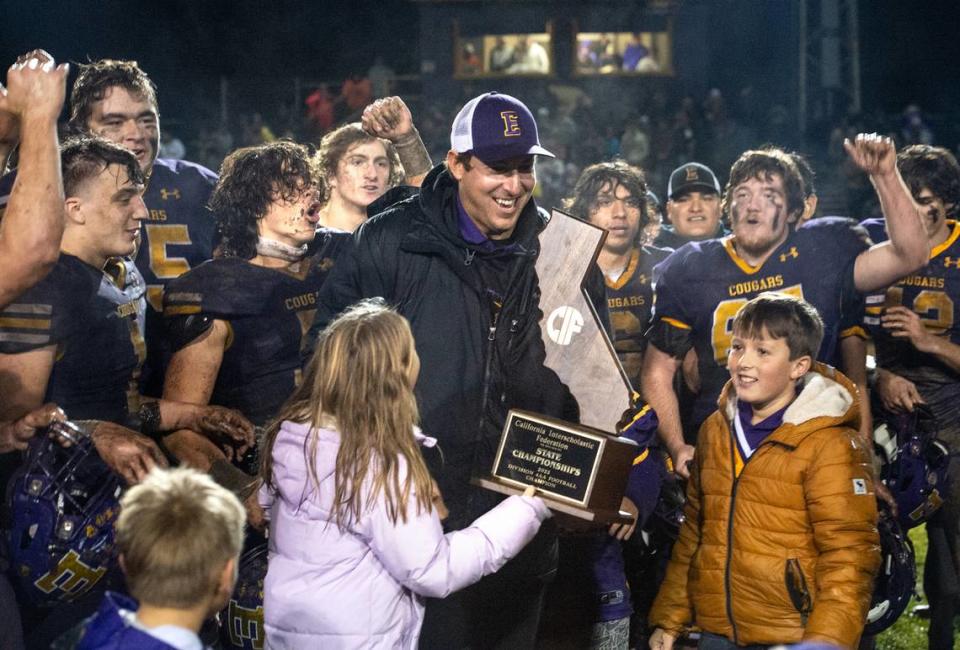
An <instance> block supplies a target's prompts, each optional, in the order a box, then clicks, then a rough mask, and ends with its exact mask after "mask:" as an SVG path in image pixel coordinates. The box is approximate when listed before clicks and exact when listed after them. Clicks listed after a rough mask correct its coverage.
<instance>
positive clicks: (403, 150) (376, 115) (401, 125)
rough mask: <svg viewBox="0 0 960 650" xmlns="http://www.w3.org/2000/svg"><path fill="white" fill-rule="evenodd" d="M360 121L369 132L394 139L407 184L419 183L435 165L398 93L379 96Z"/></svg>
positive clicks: (416, 184)
mask: <svg viewBox="0 0 960 650" xmlns="http://www.w3.org/2000/svg"><path fill="white" fill-rule="evenodd" d="M361 123H362V124H363V130H364V131H366V132H367V133H369V134H370V135H375V136H377V137H378V138H384V139H386V140H389V141H390V142H392V143H393V146H394V148H396V150H397V154H398V155H399V156H400V162H401V163H402V164H403V170H404V180H405V181H406V183H407V185H413V186H414V187H420V183H422V182H423V179H424V178H425V177H426V175H427V172H429V171H430V168H431V167H432V166H433V165H432V164H431V162H430V154H429V153H427V148H426V147H425V146H424V144H423V140H422V139H420V132H419V131H417V127H415V126H414V125H413V116H412V115H411V114H410V109H409V108H407V105H406V104H405V103H404V101H403V100H402V99H400V98H399V97H384V98H383V99H378V100H377V101H375V102H373V103H372V104H370V105H369V106H367V107H366V108H365V109H364V110H363V118H362V119H361Z"/></svg>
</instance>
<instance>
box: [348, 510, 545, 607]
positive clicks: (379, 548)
mask: <svg viewBox="0 0 960 650" xmlns="http://www.w3.org/2000/svg"><path fill="white" fill-rule="evenodd" d="M410 501H411V505H410V507H409V508H408V512H407V521H406V522H403V521H402V520H398V521H397V522H396V523H393V522H391V521H390V518H389V517H388V516H387V511H386V507H385V505H384V504H383V503H382V502H378V504H377V506H376V508H375V509H374V511H373V512H371V513H370V517H369V518H368V519H366V521H365V522H363V524H362V525H361V530H360V531H358V532H360V534H363V535H366V536H368V540H367V542H368V544H369V545H370V548H371V549H372V550H373V552H374V553H375V554H376V556H377V558H378V559H379V560H380V562H381V563H382V564H383V566H384V567H385V568H386V569H387V571H388V572H389V573H390V575H391V576H393V577H394V579H396V580H397V582H399V583H401V584H402V585H403V586H405V587H407V588H408V589H410V590H411V591H413V592H414V593H417V594H420V595H421V596H429V597H432V598H443V597H445V596H447V595H449V594H451V593H453V592H454V591H457V590H459V589H462V588H464V587H466V586H468V585H471V584H473V583H474V582H477V581H478V580H479V579H480V578H482V577H483V576H485V575H488V574H490V573H494V572H495V571H497V570H498V569H500V567H502V566H503V565H504V564H506V562H507V560H509V559H510V558H512V557H514V556H515V555H516V554H517V553H519V552H520V550H521V549H522V548H523V547H524V546H526V544H527V543H528V542H529V541H530V540H531V539H533V537H534V535H536V534H537V531H538V530H539V529H540V524H541V522H542V521H543V520H544V519H546V518H547V517H548V516H549V510H548V509H547V507H546V505H544V503H543V501H542V500H541V499H539V498H537V497H520V496H513V497H510V498H508V499H506V500H505V501H503V502H501V503H500V504H499V505H498V506H497V507H495V508H494V509H492V510H491V511H490V512H488V513H486V514H484V515H482V516H481V517H479V518H478V519H477V520H476V521H474V522H473V524H471V525H470V526H469V527H468V528H465V529H463V530H457V531H453V532H451V533H448V534H446V535H444V534H443V528H442V527H441V525H440V518H439V517H438V516H437V513H436V510H434V511H432V512H430V513H423V512H419V513H418V512H417V511H416V505H415V502H414V499H413V495H412V494H411V499H410Z"/></svg>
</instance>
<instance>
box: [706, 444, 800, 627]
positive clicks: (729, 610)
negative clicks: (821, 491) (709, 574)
mask: <svg viewBox="0 0 960 650" xmlns="http://www.w3.org/2000/svg"><path fill="white" fill-rule="evenodd" d="M727 431H728V433H730V467H731V468H732V469H733V471H734V473H736V468H737V458H736V449H735V447H736V444H737V441H736V440H735V439H734V434H733V431H732V430H730V428H729V426H728V428H727ZM764 445H782V446H785V447H788V448H789V445H783V444H782V443H779V442H777V441H775V440H764V441H763V442H761V443H760V444H759V445H757V448H756V449H754V450H753V453H752V454H750V457H749V458H747V459H746V460H744V461H743V467H741V468H740V474H739V475H735V476H734V477H733V488H732V489H731V490H730V516H729V518H728V521H727V564H726V567H725V568H724V571H723V573H724V585H723V587H724V595H725V596H726V601H727V618H728V619H729V620H730V627H732V628H733V642H734V643H736V644H739V643H740V640H739V636H738V635H737V623H736V621H734V620H733V594H732V593H731V589H730V562H731V560H732V558H733V514H734V511H735V509H736V504H737V487H739V485H740V477H741V476H743V473H744V472H745V471H747V463H749V462H750V460H751V459H752V458H753V457H754V456H756V455H757V453H758V452H759V451H760V449H761V447H763V446H764ZM702 502H703V501H702V499H701V503H702Z"/></svg>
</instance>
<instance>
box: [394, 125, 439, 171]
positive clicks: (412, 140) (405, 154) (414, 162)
mask: <svg viewBox="0 0 960 650" xmlns="http://www.w3.org/2000/svg"><path fill="white" fill-rule="evenodd" d="M393 147H394V148H395V149H396V150H397V155H398V156H399V157H400V164H401V165H403V171H404V172H405V173H406V175H407V177H408V178H409V177H411V176H421V175H423V174H426V173H427V172H428V171H430V168H431V167H433V163H432V162H431V161H430V154H429V153H427V148H426V146H424V144H423V140H422V139H421V138H420V132H419V131H417V127H413V130H412V131H411V132H410V133H409V134H408V135H407V136H406V137H404V138H403V139H402V140H398V141H396V142H394V143H393Z"/></svg>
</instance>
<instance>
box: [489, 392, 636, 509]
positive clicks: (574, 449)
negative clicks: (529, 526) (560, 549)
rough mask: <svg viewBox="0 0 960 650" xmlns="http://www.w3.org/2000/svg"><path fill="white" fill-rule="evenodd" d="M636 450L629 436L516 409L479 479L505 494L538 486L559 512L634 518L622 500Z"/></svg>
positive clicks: (510, 416) (552, 506) (512, 412)
mask: <svg viewBox="0 0 960 650" xmlns="http://www.w3.org/2000/svg"><path fill="white" fill-rule="evenodd" d="M637 451H638V450H637V444H636V443H635V442H633V441H632V440H628V439H626V438H618V437H616V436H612V435H610V434H607V433H604V432H603V431H599V430H596V429H592V428H590V427H586V426H581V425H575V424H570V423H568V422H563V421H561V420H555V419H553V418H548V417H544V416H542V415H538V414H536V413H529V412H527V411H520V410H511V411H510V413H509V414H508V415H507V422H506V424H505V425H504V427H503V435H502V436H501V438H500V447H499V449H498V450H497V457H496V460H495V461H494V464H493V471H492V472H491V474H490V476H488V477H486V478H480V479H476V483H477V484H478V485H480V486H481V487H485V488H487V489H490V490H494V491H496V492H501V493H503V494H521V493H522V492H523V490H524V488H525V487H526V486H528V485H533V486H535V487H536V488H537V490H538V492H537V496H539V497H541V498H542V499H543V500H544V501H545V502H546V504H547V505H548V506H549V507H550V509H551V510H554V511H555V512H560V513H563V514H566V515H571V516H573V517H576V518H577V519H582V520H585V521H586V522H593V523H598V524H605V523H610V522H621V521H630V520H631V517H630V516H629V515H626V514H625V513H621V512H620V502H621V500H622V498H623V491H624V490H625V489H626V486H627V475H628V474H629V472H630V466H631V465H632V464H633V459H634V458H635V457H636V455H637Z"/></svg>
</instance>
